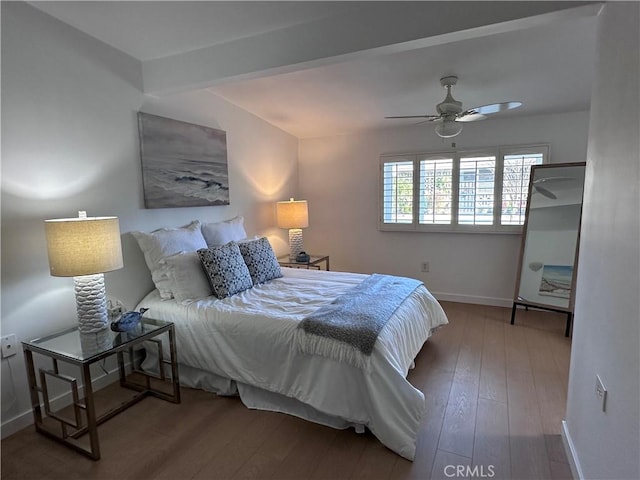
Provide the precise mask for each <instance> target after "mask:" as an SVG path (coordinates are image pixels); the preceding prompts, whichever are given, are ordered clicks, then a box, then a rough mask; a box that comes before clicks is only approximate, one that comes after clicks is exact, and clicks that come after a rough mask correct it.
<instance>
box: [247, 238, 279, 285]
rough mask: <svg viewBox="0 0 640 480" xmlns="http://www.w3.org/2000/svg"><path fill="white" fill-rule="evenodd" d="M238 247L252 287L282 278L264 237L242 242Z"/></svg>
mask: <svg viewBox="0 0 640 480" xmlns="http://www.w3.org/2000/svg"><path fill="white" fill-rule="evenodd" d="M238 246H239V247H240V253H242V257H243V258H244V262H245V263H246V264H247V267H248V268H249V273H250V274H251V279H252V280H253V284H254V285H258V284H259V283H264V282H266V281H267V280H272V279H274V278H280V277H281V276H282V270H280V265H279V264H278V259H277V258H276V254H275V253H273V248H271V244H270V243H269V240H267V239H266V238H265V237H262V238H259V239H257V240H251V241H249V242H242V243H240V244H239V245H238Z"/></svg>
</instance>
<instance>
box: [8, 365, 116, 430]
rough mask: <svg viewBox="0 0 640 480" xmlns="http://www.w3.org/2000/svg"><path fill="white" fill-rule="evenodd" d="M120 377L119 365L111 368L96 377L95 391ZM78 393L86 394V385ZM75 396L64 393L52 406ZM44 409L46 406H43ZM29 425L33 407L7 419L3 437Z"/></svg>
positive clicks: (61, 406) (68, 403)
mask: <svg viewBox="0 0 640 480" xmlns="http://www.w3.org/2000/svg"><path fill="white" fill-rule="evenodd" d="M118 379H119V376H118V369H117V367H116V368H114V369H113V370H111V371H110V372H109V373H108V374H102V375H100V376H99V377H96V378H94V380H93V382H92V385H93V389H94V391H97V390H100V389H101V388H104V387H106V386H107V385H110V384H112V383H113V382H117V381H118ZM78 393H79V395H80V396H81V397H82V396H84V387H82V386H79V387H78ZM72 400H73V398H72V396H71V392H70V391H69V392H67V393H63V394H62V395H59V396H57V397H55V398H54V399H52V400H51V406H52V407H53V409H54V410H59V409H61V408H64V407H66V406H68V405H71V402H72ZM41 408H42V409H43V411H44V406H41ZM29 425H33V411H32V410H31V409H29V410H27V411H25V412H22V413H19V414H18V415H16V416H15V417H13V418H12V419H10V420H7V421H6V422H4V423H3V424H2V428H1V430H0V431H1V434H2V435H1V437H2V439H5V438H6V437H8V436H9V435H13V434H14V433H16V432H18V431H20V430H22V429H23V428H26V427H28V426H29Z"/></svg>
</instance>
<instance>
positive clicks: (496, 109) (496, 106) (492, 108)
mask: <svg viewBox="0 0 640 480" xmlns="http://www.w3.org/2000/svg"><path fill="white" fill-rule="evenodd" d="M521 106H522V102H502V103H492V104H490V105H480V106H479V107H474V108H470V109H469V110H467V112H474V113H479V114H480V115H493V114H494V113H500V112H506V111H507V110H513V109H514V108H518V107H521ZM467 112H464V113H467Z"/></svg>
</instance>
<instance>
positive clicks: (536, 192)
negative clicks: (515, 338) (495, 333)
mask: <svg viewBox="0 0 640 480" xmlns="http://www.w3.org/2000/svg"><path fill="white" fill-rule="evenodd" d="M584 174H585V164H584V163H573V164H555V165H553V164H551V165H538V166H534V167H532V169H531V179H530V185H529V199H528V204H527V215H526V222H525V226H524V230H523V242H522V249H521V255H520V264H519V269H518V282H517V287H516V292H515V295H514V305H513V312H512V321H511V323H513V320H514V316H515V311H516V307H517V306H518V305H520V306H534V307H539V308H544V309H548V310H552V311H558V312H567V313H568V314H569V316H568V324H567V334H568V330H569V322H570V319H571V313H572V311H573V297H574V295H573V294H574V287H575V273H576V272H575V270H576V262H577V250H578V239H579V233H580V219H581V212H582V192H583V188H584Z"/></svg>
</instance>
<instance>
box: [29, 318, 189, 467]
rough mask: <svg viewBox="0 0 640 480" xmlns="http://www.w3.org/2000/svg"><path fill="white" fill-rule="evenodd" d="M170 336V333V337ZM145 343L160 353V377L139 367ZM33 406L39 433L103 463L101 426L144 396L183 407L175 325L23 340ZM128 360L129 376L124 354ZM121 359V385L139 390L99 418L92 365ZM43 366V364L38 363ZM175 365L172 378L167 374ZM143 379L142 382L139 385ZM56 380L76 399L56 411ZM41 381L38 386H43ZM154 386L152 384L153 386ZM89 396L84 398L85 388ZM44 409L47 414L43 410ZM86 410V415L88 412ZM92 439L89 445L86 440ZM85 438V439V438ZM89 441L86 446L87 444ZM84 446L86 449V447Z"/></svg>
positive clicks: (74, 331) (147, 322)
mask: <svg viewBox="0 0 640 480" xmlns="http://www.w3.org/2000/svg"><path fill="white" fill-rule="evenodd" d="M165 334H166V335H165ZM166 337H168V341H169V357H170V358H169V359H168V360H165V359H164V358H163V354H162V352H163V348H162V342H163V340H166ZM142 342H149V344H150V345H153V344H155V346H156V347H157V349H158V355H159V368H158V371H159V374H158V375H153V374H150V373H147V372H143V371H141V370H139V369H137V368H136V366H135V357H134V347H135V346H139V345H140V344H141V343H142ZM22 348H23V350H24V357H25V363H26V367H27V376H28V380H29V392H30V394H31V406H32V408H33V418H34V423H35V427H36V431H37V432H39V433H42V434H43V435H45V436H47V437H50V438H52V439H54V440H56V441H58V442H60V443H63V444H65V445H66V446H68V447H70V448H72V449H74V450H76V451H77V452H80V453H82V454H84V455H86V456H88V457H89V458H92V459H93V460H99V459H100V442H99V440H98V425H100V424H101V423H103V422H106V421H107V420H109V419H110V418H112V417H113V416H115V415H117V414H118V413H120V412H122V411H123V410H125V409H127V408H129V407H130V406H132V405H133V404H135V403H137V402H139V401H140V400H142V399H143V398H144V397H147V396H154V397H158V398H161V399H163V400H168V401H170V402H173V403H180V385H179V383H178V363H177V353H176V343H175V332H174V325H173V323H171V322H165V321H162V320H154V319H150V318H143V319H142V320H141V322H140V323H139V324H138V325H136V327H135V328H134V329H132V330H130V331H128V332H112V331H111V330H110V329H108V328H107V329H105V330H102V331H100V332H96V333H80V332H79V331H78V328H77V327H74V328H69V329H67V330H63V331H61V332H58V333H54V334H53V335H48V336H46V337H42V338H36V339H35V340H31V341H28V342H22ZM34 353H36V354H38V355H40V356H43V357H48V358H50V359H51V362H52V368H51V369H46V368H42V367H40V368H38V369H37V372H36V364H35V362H34ZM125 354H128V357H129V364H128V365H129V368H128V369H129V374H127V372H126V370H127V364H125V360H124V355H125ZM112 355H116V356H117V359H118V370H119V377H120V386H122V387H124V388H127V389H129V390H132V391H135V392H136V393H135V394H134V395H132V396H131V395H130V396H129V398H128V399H127V400H126V401H123V402H121V403H120V404H119V405H118V406H116V407H115V408H112V409H110V410H108V411H107V412H105V413H102V414H100V415H97V414H96V407H95V398H94V392H93V386H92V384H91V368H90V367H91V365H92V364H94V363H96V362H99V361H100V360H103V359H106V358H107V357H110V356H112ZM58 362H64V363H66V364H69V365H73V366H74V367H77V368H79V370H80V380H81V383H82V386H81V385H80V384H79V382H78V380H79V379H78V378H75V377H73V376H70V375H68V374H66V372H68V371H69V369H68V368H65V369H64V370H65V373H62V372H61V369H60V368H59V365H58ZM38 364H39V365H42V362H38ZM165 366H169V367H170V372H171V373H170V375H167V372H165V370H166V369H165ZM136 377H137V378H140V379H141V380H142V383H138V382H134V381H133V380H134V379H135V378H136ZM48 378H49V379H51V380H53V379H55V381H56V383H57V384H61V383H66V384H67V385H68V386H69V388H70V390H71V396H72V398H73V403H72V405H71V407H68V408H65V409H63V410H60V411H54V410H53V408H52V405H51V400H52V398H51V396H50V395H53V393H51V394H50V393H49V388H50V386H48V384H47V379H48ZM38 380H39V385H38ZM152 383H153V385H152ZM81 388H84V396H83V398H81V397H80V389H81ZM41 401H42V404H43V405H44V413H45V414H44V415H43V412H42V410H41ZM83 412H84V414H83ZM87 434H88V436H89V446H88V448H87V446H86V443H87V442H86V437H85V435H87ZM82 437H85V438H84V439H82ZM82 440H84V442H83V441H82ZM83 443H84V444H85V445H83Z"/></svg>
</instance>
